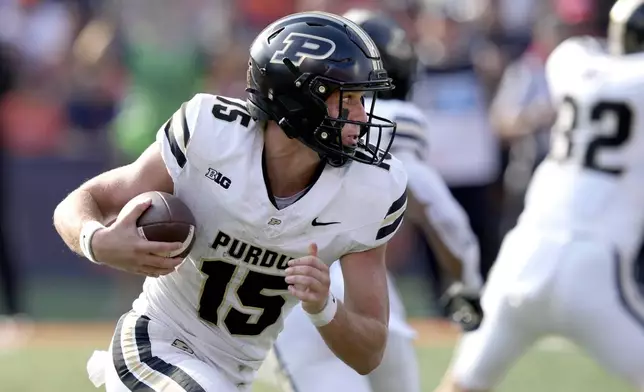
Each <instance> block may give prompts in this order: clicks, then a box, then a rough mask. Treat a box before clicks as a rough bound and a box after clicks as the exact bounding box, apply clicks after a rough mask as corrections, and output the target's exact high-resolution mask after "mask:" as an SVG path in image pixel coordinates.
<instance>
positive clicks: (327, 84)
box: [248, 59, 396, 167]
mask: <svg viewBox="0 0 644 392" xmlns="http://www.w3.org/2000/svg"><path fill="white" fill-rule="evenodd" d="M284 64H285V65H286V66H287V67H288V68H289V70H290V71H291V72H292V73H293V74H294V76H295V81H294V84H293V89H292V90H291V91H289V92H284V93H282V94H279V95H278V94H276V93H275V92H271V91H270V90H269V94H268V97H266V98H264V102H265V103H267V102H266V100H268V101H270V105H271V106H272V108H273V110H272V112H273V113H274V115H273V116H271V117H273V118H271V119H272V120H274V121H276V122H277V123H278V124H279V125H280V127H281V128H282V129H283V130H284V132H285V133H286V135H287V136H288V137H290V138H296V139H298V140H300V141H301V142H302V143H304V144H305V145H306V146H308V147H309V148H311V149H313V150H314V151H316V152H317V153H318V154H319V155H320V157H321V158H322V159H324V160H326V161H327V162H328V163H329V164H330V165H332V166H336V167H340V166H343V165H345V164H346V163H348V162H349V161H351V160H353V161H358V162H361V163H366V164H370V165H380V164H381V163H382V161H383V160H384V159H386V158H388V153H389V149H390V148H391V142H392V141H393V138H394V135H395V132H396V124H395V123H394V122H393V121H390V120H388V119H385V118H383V117H379V116H376V115H375V114H374V109H375V102H376V100H377V95H378V93H379V92H386V91H389V90H392V89H393V88H394V86H393V84H392V83H391V79H390V78H388V77H387V74H386V72H385V71H384V70H378V71H376V72H372V75H370V77H369V79H370V80H364V81H357V82H342V81H339V80H337V79H335V78H331V77H327V76H321V75H313V74H310V73H301V72H300V71H299V69H298V67H296V66H295V65H294V64H293V63H292V62H291V61H290V60H289V59H284ZM248 91H249V92H251V93H253V94H255V95H256V97H257V96H258V95H260V94H261V93H260V92H259V91H257V90H254V89H248ZM335 92H338V93H339V94H338V100H339V102H338V117H332V116H331V115H330V114H329V108H328V106H327V103H326V101H327V99H328V98H329V97H330V96H331V95H332V94H333V93H335ZM349 92H361V93H364V94H370V95H371V96H372V99H371V105H370V107H369V108H365V112H366V116H367V119H366V121H355V120H350V119H349V118H348V114H349V111H348V110H347V109H346V108H344V107H343V100H344V97H345V94H346V93H349ZM258 98H259V97H258ZM262 98H263V97H262ZM362 102H363V104H364V99H362ZM347 124H355V125H357V126H359V127H360V134H359V137H358V139H357V143H356V144H355V145H345V144H344V143H343V140H342V139H343V137H342V129H343V128H344V126H345V125H347ZM383 132H389V133H390V134H389V135H390V137H389V138H388V139H386V140H388V143H387V144H386V145H381V144H382V143H381V142H382V140H383Z"/></svg>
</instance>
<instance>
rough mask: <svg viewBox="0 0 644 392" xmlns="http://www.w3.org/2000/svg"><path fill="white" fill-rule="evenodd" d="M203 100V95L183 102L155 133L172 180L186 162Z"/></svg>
mask: <svg viewBox="0 0 644 392" xmlns="http://www.w3.org/2000/svg"><path fill="white" fill-rule="evenodd" d="M204 99H205V97H204V94H197V95H195V96H194V97H193V98H192V99H191V100H190V101H188V102H184V103H183V104H182V105H181V107H180V108H179V109H178V110H177V111H176V112H174V114H173V115H172V117H170V119H168V121H166V123H165V124H163V126H162V127H161V129H159V131H158V132H157V137H156V141H157V143H159V146H160V149H161V156H162V158H163V161H164V162H165V165H166V167H167V169H168V172H169V173H170V176H171V177H172V179H176V178H177V177H178V176H179V174H181V172H182V170H183V168H184V167H185V165H186V163H187V161H188V151H189V149H190V146H191V141H192V140H193V139H194V136H195V132H196V131H197V129H198V122H199V117H200V116H199V114H200V112H201V110H202V106H203V101H204Z"/></svg>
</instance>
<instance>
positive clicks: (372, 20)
mask: <svg viewBox="0 0 644 392" xmlns="http://www.w3.org/2000/svg"><path fill="white" fill-rule="evenodd" d="M344 16H345V17H347V18H348V19H351V20H353V21H354V22H356V23H357V24H358V25H359V26H360V27H362V28H363V29H364V30H365V31H366V32H367V33H368V34H369V36H370V37H371V38H372V39H373V41H374V42H375V44H376V46H377V47H378V50H379V51H380V54H381V57H382V60H383V64H384V66H385V69H386V70H387V73H388V75H389V76H390V77H391V78H392V79H393V82H394V85H395V86H396V88H395V89H394V90H392V91H388V92H386V93H384V94H382V95H381V96H380V99H379V100H378V101H377V103H376V106H375V112H376V114H377V115H378V116H381V117H385V118H391V119H394V120H395V121H396V123H397V130H396V139H395V141H394V142H393V144H392V147H391V150H392V151H393V152H394V155H395V156H396V157H397V158H398V159H400V160H401V162H403V166H404V167H405V170H406V171H407V173H408V176H409V182H408V197H409V207H408V210H407V211H408V214H407V216H408V219H412V220H414V223H415V224H418V225H419V227H421V228H422V229H423V231H424V233H425V234H426V235H427V237H428V239H429V243H430V244H432V247H433V248H434V249H436V251H437V254H438V255H439V256H440V260H442V261H443V264H444V267H445V268H446V269H447V270H448V271H451V272H452V275H453V276H454V277H455V278H456V279H457V280H461V279H462V280H463V281H464V282H465V283H466V286H467V288H468V289H470V290H472V291H477V290H478V289H480V285H481V277H480V274H479V273H478V259H479V249H478V243H477V241H476V237H475V235H474V233H473V232H472V230H471V228H470V226H469V221H468V219H467V215H466V214H465V212H464V211H463V210H462V208H461V207H460V205H459V204H458V203H457V202H456V200H454V198H453V197H452V196H451V194H450V192H449V190H448V189H447V186H446V185H445V183H444V182H443V180H442V179H441V178H440V176H439V175H438V174H437V172H436V171H435V170H434V169H433V168H432V167H431V166H429V164H428V163H427V162H426V160H425V151H427V146H426V143H427V141H426V134H427V127H428V125H427V120H426V118H425V117H424V116H423V115H422V113H421V112H420V111H419V109H417V108H416V107H415V106H414V105H413V104H412V103H411V102H407V101H406V100H405V99H406V96H407V92H408V90H409V88H410V87H411V84H412V82H413V76H414V74H415V70H416V55H415V54H414V51H413V48H412V45H411V43H410V42H409V40H408V39H407V36H406V34H405V31H404V30H403V29H402V28H401V27H400V26H399V25H398V24H397V22H395V21H394V20H393V19H392V18H390V17H389V16H387V15H385V14H383V13H381V12H376V11H367V10H360V9H354V10H351V11H349V12H347V13H346V14H345V15H344ZM385 136H387V138H390V137H392V136H393V135H391V134H389V133H388V134H386V135H385ZM387 140H388V139H387ZM343 282H344V281H343V279H342V269H341V268H340V266H339V265H338V264H337V263H336V264H333V265H332V266H331V291H332V292H333V293H334V295H335V296H336V298H343V295H344V292H345V290H346V288H345V286H344V284H343ZM388 286H389V301H390V308H389V311H390V316H389V317H390V318H389V338H388V339H387V348H386V350H385V354H384V358H383V361H382V363H381V364H380V366H379V367H377V368H376V369H375V370H374V371H373V372H371V373H370V374H369V375H368V376H366V377H365V376H362V375H360V374H358V373H356V372H355V371H354V370H353V369H351V367H349V366H347V364H345V363H343V362H342V361H341V360H340V359H338V358H337V357H335V356H334V355H333V353H332V352H331V350H329V349H328V348H327V346H326V345H325V344H324V341H323V340H322V339H321V338H320V337H319V334H318V333H317V332H316V331H315V327H314V326H313V325H312V324H311V323H310V321H309V320H308V317H307V316H306V312H305V311H304V310H303V309H302V307H301V306H296V307H295V308H294V310H293V311H292V312H291V314H290V315H289V316H288V317H287V318H286V320H285V323H284V330H283V331H282V332H281V333H280V335H279V336H278V338H277V341H276V343H275V345H274V347H273V352H272V355H271V356H270V357H269V358H270V360H267V361H266V362H265V364H264V367H263V368H262V370H261V372H260V373H261V375H260V379H262V380H263V381H266V382H268V383H272V384H273V385H277V386H279V387H280V388H281V389H282V390H283V391H285V392H290V391H307V392H328V391H334V390H337V391H352V392H371V391H374V392H391V391H398V392H417V391H420V379H419V374H418V364H417V359H416V351H415V349H414V345H413V339H414V337H415V332H414V330H413V329H412V328H411V327H410V326H409V325H408V324H407V322H406V315H405V309H404V307H403V304H402V301H401V300H400V297H399V294H398V291H397V290H396V288H395V286H394V282H393V279H392V277H391V276H388Z"/></svg>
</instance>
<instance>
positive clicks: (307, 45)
mask: <svg viewBox="0 0 644 392" xmlns="http://www.w3.org/2000/svg"><path fill="white" fill-rule="evenodd" d="M247 64H248V74H247V82H248V85H247V86H248V88H247V91H248V93H249V94H248V99H247V100H245V101H244V100H239V99H234V98H227V97H222V96H215V95H210V94H198V95H196V96H195V97H194V98H193V99H191V100H190V101H188V102H186V103H185V104H183V105H182V106H181V108H180V109H179V110H177V111H176V112H175V114H174V115H173V116H172V118H171V119H170V120H168V121H167V122H166V124H165V125H164V126H163V127H162V128H161V129H160V130H159V132H158V134H157V142H156V143H153V144H152V145H151V146H150V147H149V148H148V149H147V150H146V151H145V152H144V153H143V154H142V155H141V156H140V157H139V158H138V159H137V160H136V161H135V162H134V163H132V164H130V165H128V166H123V167H120V168H116V169H114V170H112V171H109V172H106V173H103V174H101V175H99V176H97V177H95V178H93V179H91V180H89V181H88V182H86V183H85V184H83V185H82V186H81V187H80V188H78V189H77V190H75V191H74V192H72V193H71V194H70V195H69V196H68V197H67V198H66V199H65V200H63V201H62V202H61V203H60V204H59V206H58V207H57V208H56V211H55V213H54V223H55V226H56V228H57V230H58V232H59V233H60V234H61V236H62V237H63V239H64V240H65V242H66V244H67V245H68V246H69V247H70V248H71V249H72V250H74V251H75V252H76V253H79V254H83V255H85V256H86V257H87V258H89V259H90V260H92V261H95V262H98V263H102V264H106V265H108V266H111V267H114V268H118V269H122V270H125V271H128V272H132V273H138V274H144V275H146V276H147V277H148V278H147V279H146V281H145V284H144V286H143V293H142V294H141V296H140V297H139V298H138V299H137V300H136V301H135V302H134V304H133V310H132V311H131V312H129V313H127V314H125V315H124V316H123V317H122V318H121V319H120V320H119V322H118V324H117V326H116V331H115V334H114V338H113V341H112V345H111V349H110V354H111V355H104V354H95V355H94V356H93V357H92V358H91V359H90V361H89V363H88V372H89V373H90V378H91V379H92V381H93V382H94V384H95V385H97V386H100V385H101V384H102V383H103V382H105V384H106V387H107V391H108V392H116V391H126V390H130V391H150V390H153V391H162V390H163V391H168V390H182V391H184V390H185V391H190V392H201V391H211V392H233V391H235V392H239V391H250V389H251V383H252V382H253V380H254V379H255V374H256V371H257V370H258V368H259V366H260V365H261V363H262V362H263V360H264V358H265V357H266V355H267V353H268V351H269V350H270V348H271V347H272V345H273V342H274V341H275V339H276V337H277V335H278V334H279V333H280V331H281V330H282V327H283V319H284V317H286V315H287V314H288V313H289V312H290V310H291V309H292V308H293V306H295V305H296V303H297V302H301V303H302V308H303V309H304V310H305V311H306V314H307V317H309V318H310V321H311V322H312V323H313V324H315V325H316V327H317V329H318V331H319V333H320V335H321V336H322V337H323V339H324V341H325V342H326V344H327V345H328V346H329V348H330V349H331V350H332V351H333V352H334V353H335V355H337V356H338V357H340V358H342V360H343V361H344V362H346V363H347V364H349V365H350V366H351V367H352V368H353V369H355V371H357V372H359V373H361V374H367V373H369V372H371V371H372V370H373V369H375V368H376V367H377V366H378V365H379V363H380V361H381V360H382V356H383V353H384V350H385V346H386V341H387V325H388V314H389V301H388V297H387V279H386V274H387V271H386V267H385V250H386V244H387V242H388V241H389V240H390V239H391V238H392V237H393V235H394V234H395V233H396V231H397V230H398V228H399V227H400V224H401V222H402V220H403V213H404V211H405V208H406V205H407V200H406V186H407V175H406V173H405V171H404V169H403V167H402V165H401V163H400V162H399V161H398V160H396V159H395V158H393V157H392V156H391V154H389V152H388V150H389V148H390V145H391V143H389V144H383V143H382V141H383V137H382V134H383V133H384V132H387V131H389V130H390V129H395V124H394V123H393V122H391V121H390V120H387V119H384V118H382V117H378V116H375V115H374V106H373V105H374V104H375V102H376V98H374V99H373V101H371V102H372V103H373V104H372V105H371V106H368V107H367V108H365V106H364V95H365V94H367V93H374V94H375V95H376V96H377V94H378V93H380V92H386V91H389V90H391V89H392V88H393V84H392V82H391V78H389V77H388V76H387V73H386V71H385V70H384V67H383V64H382V61H381V59H380V54H379V52H378V50H377V48H376V46H375V44H374V43H373V41H372V40H371V39H370V38H369V36H368V35H367V34H366V33H365V32H364V31H363V30H362V29H361V28H360V27H358V26H357V25H356V24H354V23H353V22H351V21H349V20H347V19H345V18H342V17H340V16H337V15H333V14H329V13H322V12H307V13H300V14H294V15H290V16H287V17H284V18H282V19H280V20H278V21H276V22H274V23H273V24H271V25H270V26H268V27H266V29H264V30H263V31H262V32H261V33H260V34H259V35H258V36H257V38H256V39H255V41H254V42H253V44H252V45H251V48H250V58H249V61H248V63H247ZM392 140H393V139H392ZM372 143H373V144H372ZM213 171H214V172H216V173H217V174H219V175H220V177H219V178H221V176H225V178H226V179H227V180H228V181H221V179H220V180H218V181H217V180H213V178H212V177H213V175H208V174H209V173H212V172H213ZM148 191H164V192H168V193H174V194H175V195H177V196H178V197H179V198H181V200H183V201H184V202H185V203H186V204H187V206H188V207H189V208H190V210H191V211H192V212H193V213H194V216H195V217H197V229H196V234H195V236H196V239H195V245H194V247H193V248H192V250H191V252H190V254H189V255H188V257H187V258H186V259H185V261H183V262H182V260H177V259H174V258H168V257H162V256H159V254H161V255H167V254H168V253H170V252H172V251H175V250H177V249H179V247H180V246H181V244H174V243H163V242H151V241H146V240H145V239H143V238H141V237H140V236H139V235H138V231H137V228H136V221H137V219H138V217H139V216H140V215H141V214H142V213H143V211H145V209H146V208H147V207H148V206H149V201H145V200H140V201H138V202H137V201H136V200H135V201H134V202H133V204H131V205H132V208H126V209H123V207H124V206H125V204H126V203H128V202H129V201H130V200H132V199H133V198H134V197H136V196H137V195H140V194H141V193H144V192H148ZM114 217H116V220H115V221H114V223H113V224H112V225H110V226H109V227H105V226H104V225H106V224H108V222H110V221H111V220H112V219H113V218H114ZM338 259H340V262H341V267H342V272H343V276H344V280H345V287H346V290H345V293H344V300H341V299H336V298H335V297H334V296H333V294H332V293H331V292H330V291H329V285H330V277H329V268H328V266H329V265H330V264H331V263H333V262H334V261H335V260H338Z"/></svg>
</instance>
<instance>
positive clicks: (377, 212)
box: [352, 157, 407, 252]
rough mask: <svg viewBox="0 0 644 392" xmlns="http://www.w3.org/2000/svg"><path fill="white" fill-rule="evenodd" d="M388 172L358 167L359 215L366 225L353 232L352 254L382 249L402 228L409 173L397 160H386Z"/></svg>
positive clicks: (364, 166) (362, 165) (366, 166)
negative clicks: (381, 246)
mask: <svg viewBox="0 0 644 392" xmlns="http://www.w3.org/2000/svg"><path fill="white" fill-rule="evenodd" d="M386 163H387V165H388V167H387V169H386V170H383V168H379V167H376V166H369V165H364V164H358V165H355V166H356V168H355V169H354V175H355V176H356V180H357V182H354V183H353V185H354V186H356V188H357V189H356V191H355V192H356V194H357V195H359V201H358V202H357V203H356V205H359V208H360V209H361V213H360V214H359V216H357V217H356V218H357V219H360V220H361V221H362V222H364V224H362V225H360V227H359V228H358V229H356V230H354V231H353V234H352V237H353V238H352V240H353V247H352V252H361V251H364V250H368V249H371V248H375V247H377V246H380V245H382V244H384V243H386V242H387V241H389V240H390V239H391V237H393V235H394V233H396V231H397V230H398V229H399V228H400V224H401V223H402V220H403V215H404V212H405V209H406V207H407V193H406V189H407V174H406V172H405V170H404V168H403V166H402V163H401V162H400V161H399V160H397V159H396V158H394V157H392V158H391V159H388V160H386Z"/></svg>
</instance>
